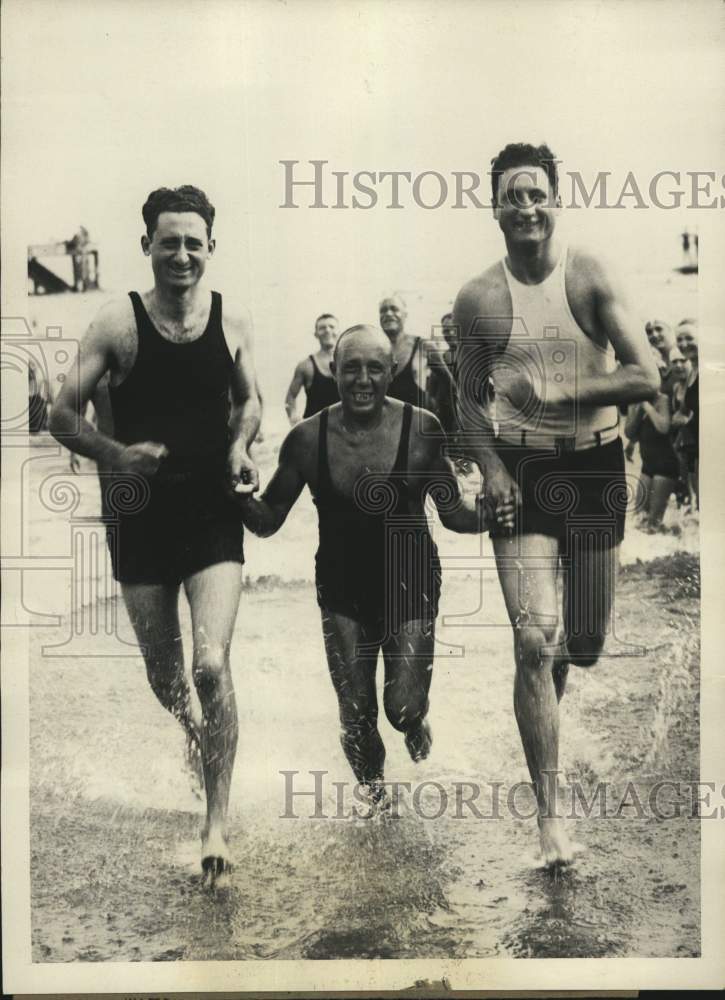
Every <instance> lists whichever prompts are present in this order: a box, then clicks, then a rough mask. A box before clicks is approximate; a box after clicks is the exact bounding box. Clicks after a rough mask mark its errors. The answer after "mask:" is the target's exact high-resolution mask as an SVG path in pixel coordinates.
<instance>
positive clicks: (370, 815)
mask: <svg viewBox="0 0 725 1000" xmlns="http://www.w3.org/2000/svg"><path fill="white" fill-rule="evenodd" d="M360 796H361V799H362V802H363V803H364V804H365V805H366V806H367V807H368V811H367V812H363V813H358V812H357V810H354V813H355V815H356V816H357V818H358V819H366V820H367V819H380V818H382V817H384V816H386V815H387V814H388V813H390V810H391V808H392V802H391V801H390V796H389V795H388V793H387V790H386V788H385V785H383V784H380V783H378V782H372V783H371V784H369V785H360Z"/></svg>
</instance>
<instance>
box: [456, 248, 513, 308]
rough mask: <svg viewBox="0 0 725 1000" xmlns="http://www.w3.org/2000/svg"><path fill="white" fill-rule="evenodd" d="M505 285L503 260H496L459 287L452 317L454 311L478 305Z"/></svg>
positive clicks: (497, 292)
mask: <svg viewBox="0 0 725 1000" xmlns="http://www.w3.org/2000/svg"><path fill="white" fill-rule="evenodd" d="M506 287H507V286H506V275H505V274H504V269H503V262H502V261H500V260H497V261H496V263H495V264H492V265H491V266H490V267H488V268H486V270H485V271H482V272H481V274H477V275H476V276H475V278H471V279H470V281H467V282H466V283H465V285H464V286H463V287H462V288H461V290H460V292H459V293H458V295H457V296H456V301H455V304H454V307H453V310H454V318H455V313H456V312H458V311H460V310H467V309H470V308H471V307H478V306H479V305H481V304H482V303H485V302H486V301H487V300H488V299H490V298H491V297H492V296H495V295H497V294H499V293H500V291H501V290H502V289H503V288H506Z"/></svg>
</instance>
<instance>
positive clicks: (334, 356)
mask: <svg viewBox="0 0 725 1000" xmlns="http://www.w3.org/2000/svg"><path fill="white" fill-rule="evenodd" d="M360 330H370V332H371V333H374V334H375V335H377V334H379V333H380V330H379V329H378V328H377V327H375V326H373V325H372V323H357V324H356V325H355V326H349V327H348V328H347V330H343V331H342V333H341V334H340V336H339V337H338V338H337V340H336V341H335V347H334V350H333V352H332V360H333V361H334V362H335V364H337V356H338V354H339V352H340V345H341V344H342V342H343V341H344V340H345V338H346V337H349V336H351V335H352V334H353V333H359V332H360ZM381 336H382V337H385V334H381ZM385 340H386V344H385V346H386V347H389V348H390V355H391V357H392V354H393V349H392V347H390V343H389V341H388V340H387V337H386V338H385ZM380 343H381V346H382V344H383V341H382V340H381V341H380Z"/></svg>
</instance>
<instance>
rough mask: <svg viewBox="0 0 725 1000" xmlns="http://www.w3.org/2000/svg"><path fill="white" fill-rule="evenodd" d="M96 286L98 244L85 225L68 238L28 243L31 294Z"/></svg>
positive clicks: (44, 293)
mask: <svg viewBox="0 0 725 1000" xmlns="http://www.w3.org/2000/svg"><path fill="white" fill-rule="evenodd" d="M98 287H99V269H98V247H97V246H96V245H95V243H92V242H91V239H90V235H89V233H88V230H87V229H86V228H85V226H80V227H79V229H78V232H77V233H76V234H75V235H74V236H72V237H71V238H70V239H69V240H62V241H60V242H58V243H37V244H34V245H32V246H29V247H28V291H29V292H30V294H31V295H52V294H57V293H59V292H88V291H91V290H93V289H97V288H98Z"/></svg>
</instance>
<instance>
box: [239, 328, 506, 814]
mask: <svg viewBox="0 0 725 1000" xmlns="http://www.w3.org/2000/svg"><path fill="white" fill-rule="evenodd" d="M331 370H332V371H333V373H334V375H335V378H336V379H337V386H338V389H339V392H340V402H339V403H337V404H335V405H334V406H330V407H326V408H325V409H324V410H322V411H321V412H320V413H319V414H317V415H315V416H314V417H313V418H312V419H310V420H306V421H303V422H302V423H299V424H297V425H296V426H295V427H294V428H293V429H292V430H291V431H290V433H289V434H288V435H287V437H286V439H285V441H284V443H283V444H282V448H281V449H280V455H279V465H278V467H277V470H276V472H275V474H274V476H273V478H272V480H271V481H270V483H269V485H268V487H267V489H266V490H265V492H264V495H263V496H262V497H261V499H255V498H253V497H251V496H249V495H247V496H245V497H242V498H241V499H240V506H241V509H242V515H243V517H244V522H245V524H246V525H247V527H248V528H249V529H250V530H251V531H253V532H254V533H255V534H258V535H261V536H263V537H266V536H268V535H272V534H274V532H276V531H278V530H279V528H280V527H281V526H282V525H283V524H284V521H285V518H286V517H287V514H288V513H289V511H290V509H291V508H292V506H293V505H294V503H295V502H296V500H297V498H298V497H299V495H300V493H301V492H302V490H303V488H304V487H305V485H307V486H308V487H309V489H310V492H311V493H312V496H313V498H314V501H315V504H316V506H317V512H318V517H319V530H320V544H319V548H318V550H317V556H316V583H317V600H318V604H319V606H320V611H321V614H322V633H323V636H324V641H325V648H326V652H327V661H328V666H329V669H330V676H331V678H332V682H333V685H334V687H335V691H336V693H337V698H338V703H339V708H340V719H341V723H342V737H341V739H342V746H343V750H344V752H345V755H346V757H347V759H348V761H349V763H350V766H351V767H352V770H353V772H354V774H355V777H356V778H357V781H358V782H359V783H360V785H362V786H364V787H365V789H366V790H367V793H368V795H369V796H370V800H371V802H372V803H378V804H381V803H383V802H384V800H385V792H384V786H383V782H384V771H383V766H384V761H385V748H384V746H383V742H382V740H381V737H380V733H379V732H378V727H377V717H378V702H377V695H376V688H375V673H376V665H377V659H378V653H379V652H380V651H381V650H382V653H383V660H384V662H385V688H384V691H385V694H384V708H385V713H386V715H387V717H388V719H389V721H390V723H391V725H392V726H393V727H394V728H395V729H397V730H398V732H401V733H403V734H404V737H405V744H406V746H407V748H408V751H409V753H410V755H411V757H412V759H413V760H422V759H423V758H424V757H426V756H427V755H428V753H429V750H430V745H431V734H430V729H429V726H428V724H427V722H426V714H427V712H428V692H429V689H430V683H431V676H432V666H433V643H434V631H435V620H436V615H437V612H438V597H439V592H440V578H441V575H440V566H439V562H438V555H437V551H436V546H435V544H434V542H433V539H432V538H431V535H430V533H429V531H428V524H427V521H426V516H425V512H424V509H423V503H424V500H425V497H426V495H427V494H430V495H431V497H432V498H433V500H434V501H435V503H436V505H437V508H438V512H439V514H440V518H441V521H442V523H443V525H444V526H445V527H447V528H449V529H450V530H452V531H459V532H464V531H465V532H480V531H481V530H483V528H484V527H485V524H484V521H483V515H482V513H481V508H480V507H479V506H478V505H477V506H476V508H475V509H474V508H470V507H467V506H465V504H464V502H463V499H462V498H461V494H460V490H459V486H458V482H457V480H456V477H455V475H454V474H453V469H452V467H451V464H450V462H449V460H448V459H447V458H446V457H445V454H444V451H443V446H442V432H441V428H440V424H439V423H438V420H437V419H436V417H435V416H433V414H431V413H428V412H426V411H421V410H416V409H415V407H414V406H413V405H412V404H411V403H401V402H400V401H399V400H396V399H392V398H390V397H389V394H388V390H389V387H390V383H391V381H392V379H393V376H394V373H395V362H394V359H393V350H392V346H391V343H390V340H389V339H388V338H387V337H385V336H384V335H383V334H382V333H381V332H380V331H379V330H376V329H374V328H373V327H370V326H364V325H361V326H354V327H350V329H348V330H346V331H345V332H344V333H343V334H342V335H341V337H340V339H339V340H338V342H337V345H336V348H335V356H334V359H333V362H332V364H331ZM497 516H498V518H499V523H500V524H501V525H502V527H504V526H506V525H512V524H513V505H512V504H509V505H506V504H502V505H501V507H500V508H499V510H498V514H497ZM489 524H490V522H489Z"/></svg>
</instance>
